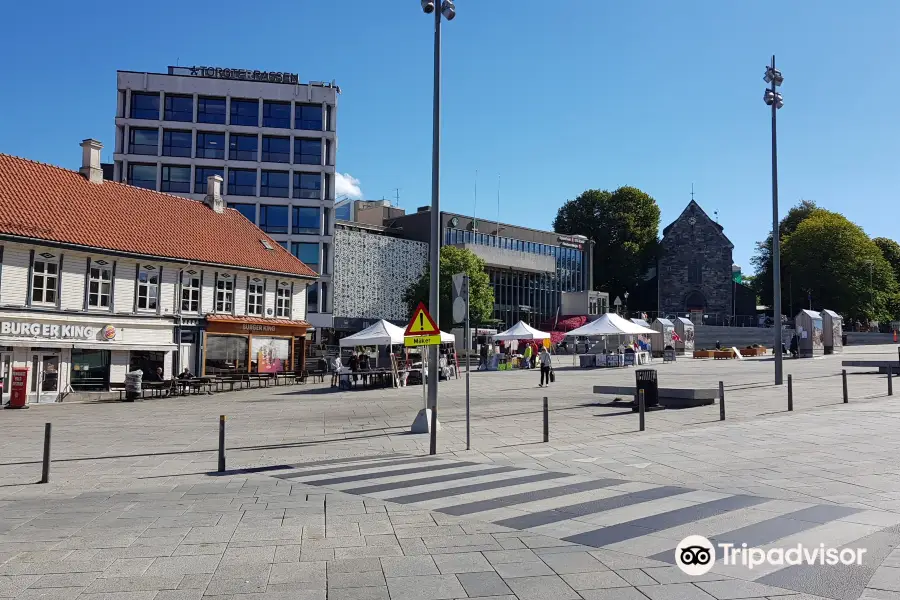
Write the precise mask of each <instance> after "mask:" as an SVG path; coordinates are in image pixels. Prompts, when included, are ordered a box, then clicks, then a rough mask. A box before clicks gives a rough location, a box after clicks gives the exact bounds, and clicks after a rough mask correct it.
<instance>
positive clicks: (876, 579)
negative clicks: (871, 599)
mask: <svg viewBox="0 0 900 600" xmlns="http://www.w3.org/2000/svg"><path fill="white" fill-rule="evenodd" d="M866 587H869V588H874V589H877V590H885V591H890V592H900V568H897V567H880V568H879V569H878V570H876V571H875V574H874V575H873V576H872V579H871V580H870V581H869V583H868V584H867V585H866Z"/></svg>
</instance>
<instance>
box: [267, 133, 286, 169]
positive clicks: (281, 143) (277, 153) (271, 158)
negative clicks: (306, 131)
mask: <svg viewBox="0 0 900 600" xmlns="http://www.w3.org/2000/svg"><path fill="white" fill-rule="evenodd" d="M262 161H263V162H275V163H289V162H291V140H290V138H286V137H269V136H264V137H263V140H262Z"/></svg>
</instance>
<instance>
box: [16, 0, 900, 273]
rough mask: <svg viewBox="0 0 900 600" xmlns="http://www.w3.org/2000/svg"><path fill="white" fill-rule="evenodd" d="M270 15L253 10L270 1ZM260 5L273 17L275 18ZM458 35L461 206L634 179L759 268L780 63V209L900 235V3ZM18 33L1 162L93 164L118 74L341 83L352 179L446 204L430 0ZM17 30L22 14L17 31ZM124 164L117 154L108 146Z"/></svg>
mask: <svg viewBox="0 0 900 600" xmlns="http://www.w3.org/2000/svg"><path fill="white" fill-rule="evenodd" d="M251 7H253V8H251ZM257 7H258V8H257ZM457 8H458V15H457V18H456V19H455V20H454V21H453V22H451V23H449V24H448V23H445V27H444V68H445V70H444V115H443V136H444V137H443V140H444V144H443V160H442V185H441V190H442V208H444V209H446V210H452V211H457V212H463V213H471V212H472V209H473V182H474V178H475V171H476V170H478V172H479V186H478V189H479V203H478V215H479V216H481V217H483V218H485V219H491V220H493V219H495V218H497V212H498V210H497V179H498V175H499V177H500V182H501V183H500V185H501V205H500V219H501V220H503V221H507V222H511V223H515V224H520V225H526V226H531V227H536V228H547V229H549V228H550V224H551V222H552V220H553V217H554V216H555V214H556V210H557V208H558V207H559V206H560V205H561V204H562V203H563V202H564V201H565V200H567V199H570V198H574V197H575V196H577V195H578V194H579V193H580V192H582V191H583V190H585V189H588V188H602V189H613V188H616V187H618V186H621V185H633V186H636V187H639V188H641V189H643V190H644V191H646V192H648V193H650V194H651V195H652V196H653V197H654V198H656V200H657V202H659V204H660V206H661V208H662V215H663V218H662V221H663V222H662V224H661V226H665V225H666V224H667V223H668V222H670V221H671V220H672V219H674V218H675V217H677V215H678V214H679V212H680V211H681V210H682V209H683V207H684V205H685V204H686V203H687V202H688V201H689V200H690V190H691V184H693V185H694V189H695V193H696V199H697V201H698V202H699V203H700V204H701V206H702V207H703V208H704V209H706V211H707V212H708V213H710V214H711V215H712V213H713V211H716V210H718V211H719V221H720V222H721V223H722V225H723V226H724V227H725V233H726V234H727V235H728V236H729V237H730V238H731V240H732V241H733V242H734V244H735V254H734V255H735V261H736V262H737V263H738V264H740V265H742V266H743V267H744V269H745V271H746V270H748V269H749V257H750V256H751V255H752V253H753V249H754V243H755V242H756V241H757V240H760V239H763V238H764V237H765V235H766V234H767V232H768V231H769V230H770V228H771V204H770V194H771V187H770V168H771V167H770V164H771V163H770V129H769V113H768V111H767V107H766V106H765V105H764V104H763V102H762V94H763V88H764V85H765V84H764V83H763V81H762V74H763V71H764V66H765V65H766V64H767V63H768V61H769V58H770V56H771V55H772V54H773V53H774V54H776V55H777V61H778V65H779V67H780V68H781V69H782V70H783V72H784V74H785V78H786V81H785V85H784V87H783V93H784V95H785V103H786V105H785V108H784V109H782V110H781V111H780V112H779V157H780V162H779V171H780V196H781V208H782V210H781V214H782V215H783V214H784V213H785V212H786V211H787V209H788V208H789V207H790V206H791V205H793V204H795V203H796V202H797V201H799V200H800V199H801V198H807V199H812V200H815V201H816V202H818V203H819V204H820V205H821V206H824V207H826V208H829V209H832V210H836V211H840V212H843V213H844V214H845V215H847V216H848V217H849V218H850V219H851V220H853V221H855V222H856V223H858V224H860V225H862V226H863V227H864V228H865V230H866V231H867V232H868V233H869V234H870V235H872V236H877V235H884V236H889V237H893V238H895V239H896V238H897V237H900V236H898V234H897V222H898V216H900V203H898V202H897V191H898V179H900V168H898V158H900V157H898V144H900V113H898V111H897V102H898V97H900V69H897V63H898V59H900V50H898V48H900V46H898V45H897V43H896V24H897V22H898V21H900V3H898V2H896V1H895V0H869V1H867V2H863V3H854V4H853V5H852V8H851V4H850V3H847V2H838V1H836V0H816V1H813V0H804V1H799V0H798V1H789V2H783V1H782V2H774V1H768V0H767V1H761V0H760V1H756V2H741V1H727V2H723V1H721V0H694V1H688V2H677V3H676V2H670V1H668V0H654V1H650V0H632V1H629V2H613V1H612V0H597V1H589V0H558V1H556V2H548V1H546V0H543V1H538V0H518V1H517V2H509V1H505V2H501V1H500V0H458V2H457ZM5 22H6V23H7V26H8V27H7V31H5V37H4V38H3V39H0V56H3V59H2V60H3V62H4V64H3V73H4V75H3V79H2V83H0V88H2V90H3V93H2V94H0V114H2V115H3V118H2V119H0V151H2V152H6V153H10V154H16V155H20V156H25V157H28V158H32V159H36V160H40V161H45V162H50V163H55V164H60V165H63V166H66V167H73V168H74V167H77V166H78V164H79V161H80V149H79V148H78V142H79V141H80V140H81V139H83V138H85V137H98V138H99V139H100V140H101V141H103V142H104V144H105V145H106V150H108V152H109V153H111V151H112V144H113V134H114V122H113V118H114V116H115V97H116V94H115V84H116V80H115V71H116V69H127V70H149V71H157V72H161V71H164V70H165V67H166V66H167V65H170V64H175V63H176V62H177V63H179V64H181V65H190V64H210V65H219V66H226V67H241V68H251V69H254V68H258V69H267V70H282V71H291V72H296V73H299V75H300V77H301V79H303V80H331V79H334V80H336V81H337V83H338V84H339V85H340V86H341V88H342V91H343V93H342V95H341V97H340V100H339V110H338V135H339V138H340V142H339V150H338V162H337V167H338V170H339V171H340V172H342V173H348V174H350V175H351V176H352V177H354V178H356V179H358V180H359V182H360V187H361V188H362V192H363V194H364V196H365V197H366V198H369V199H372V198H381V197H382V196H384V197H388V198H390V197H393V195H394V189H395V188H400V205H401V206H402V207H404V208H407V209H413V210H414V209H415V207H416V206H420V205H423V204H427V203H428V202H430V193H431V192H430V186H431V173H430V168H431V91H432V79H431V74H432V71H431V69H432V26H431V21H430V20H429V18H428V17H426V16H425V15H424V14H422V12H421V10H420V8H419V6H418V1H417V0H382V1H380V2H378V1H370V2H361V1H359V0H355V1H353V2H350V1H345V0H293V1H281V0H277V1H267V2H260V3H250V2H247V1H246V0H245V1H243V2H234V1H230V0H226V1H221V2H207V1H192V2H184V1H181V2H173V1H170V0H160V1H158V2H154V3H150V4H147V3H142V2H134V3H132V2H121V1H119V2H105V1H96V2H93V3H90V4H84V3H71V2H62V1H60V0H50V1H49V2H15V3H11V5H10V6H8V7H5ZM10 24H15V25H14V26H10ZM105 154H106V151H105Z"/></svg>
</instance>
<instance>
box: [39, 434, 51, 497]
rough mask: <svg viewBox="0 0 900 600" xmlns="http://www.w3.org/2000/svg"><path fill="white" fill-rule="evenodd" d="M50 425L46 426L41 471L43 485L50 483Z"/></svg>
mask: <svg viewBox="0 0 900 600" xmlns="http://www.w3.org/2000/svg"><path fill="white" fill-rule="evenodd" d="M50 428H51V425H50V423H45V424H44V464H43V468H42V469H41V483H50Z"/></svg>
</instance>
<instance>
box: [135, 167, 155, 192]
mask: <svg viewBox="0 0 900 600" xmlns="http://www.w3.org/2000/svg"><path fill="white" fill-rule="evenodd" d="M128 183H129V184H130V185H134V186H137V187H142V188H147V189H148V190H155V189H156V165H141V164H136V163H131V164H129V165H128Z"/></svg>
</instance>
